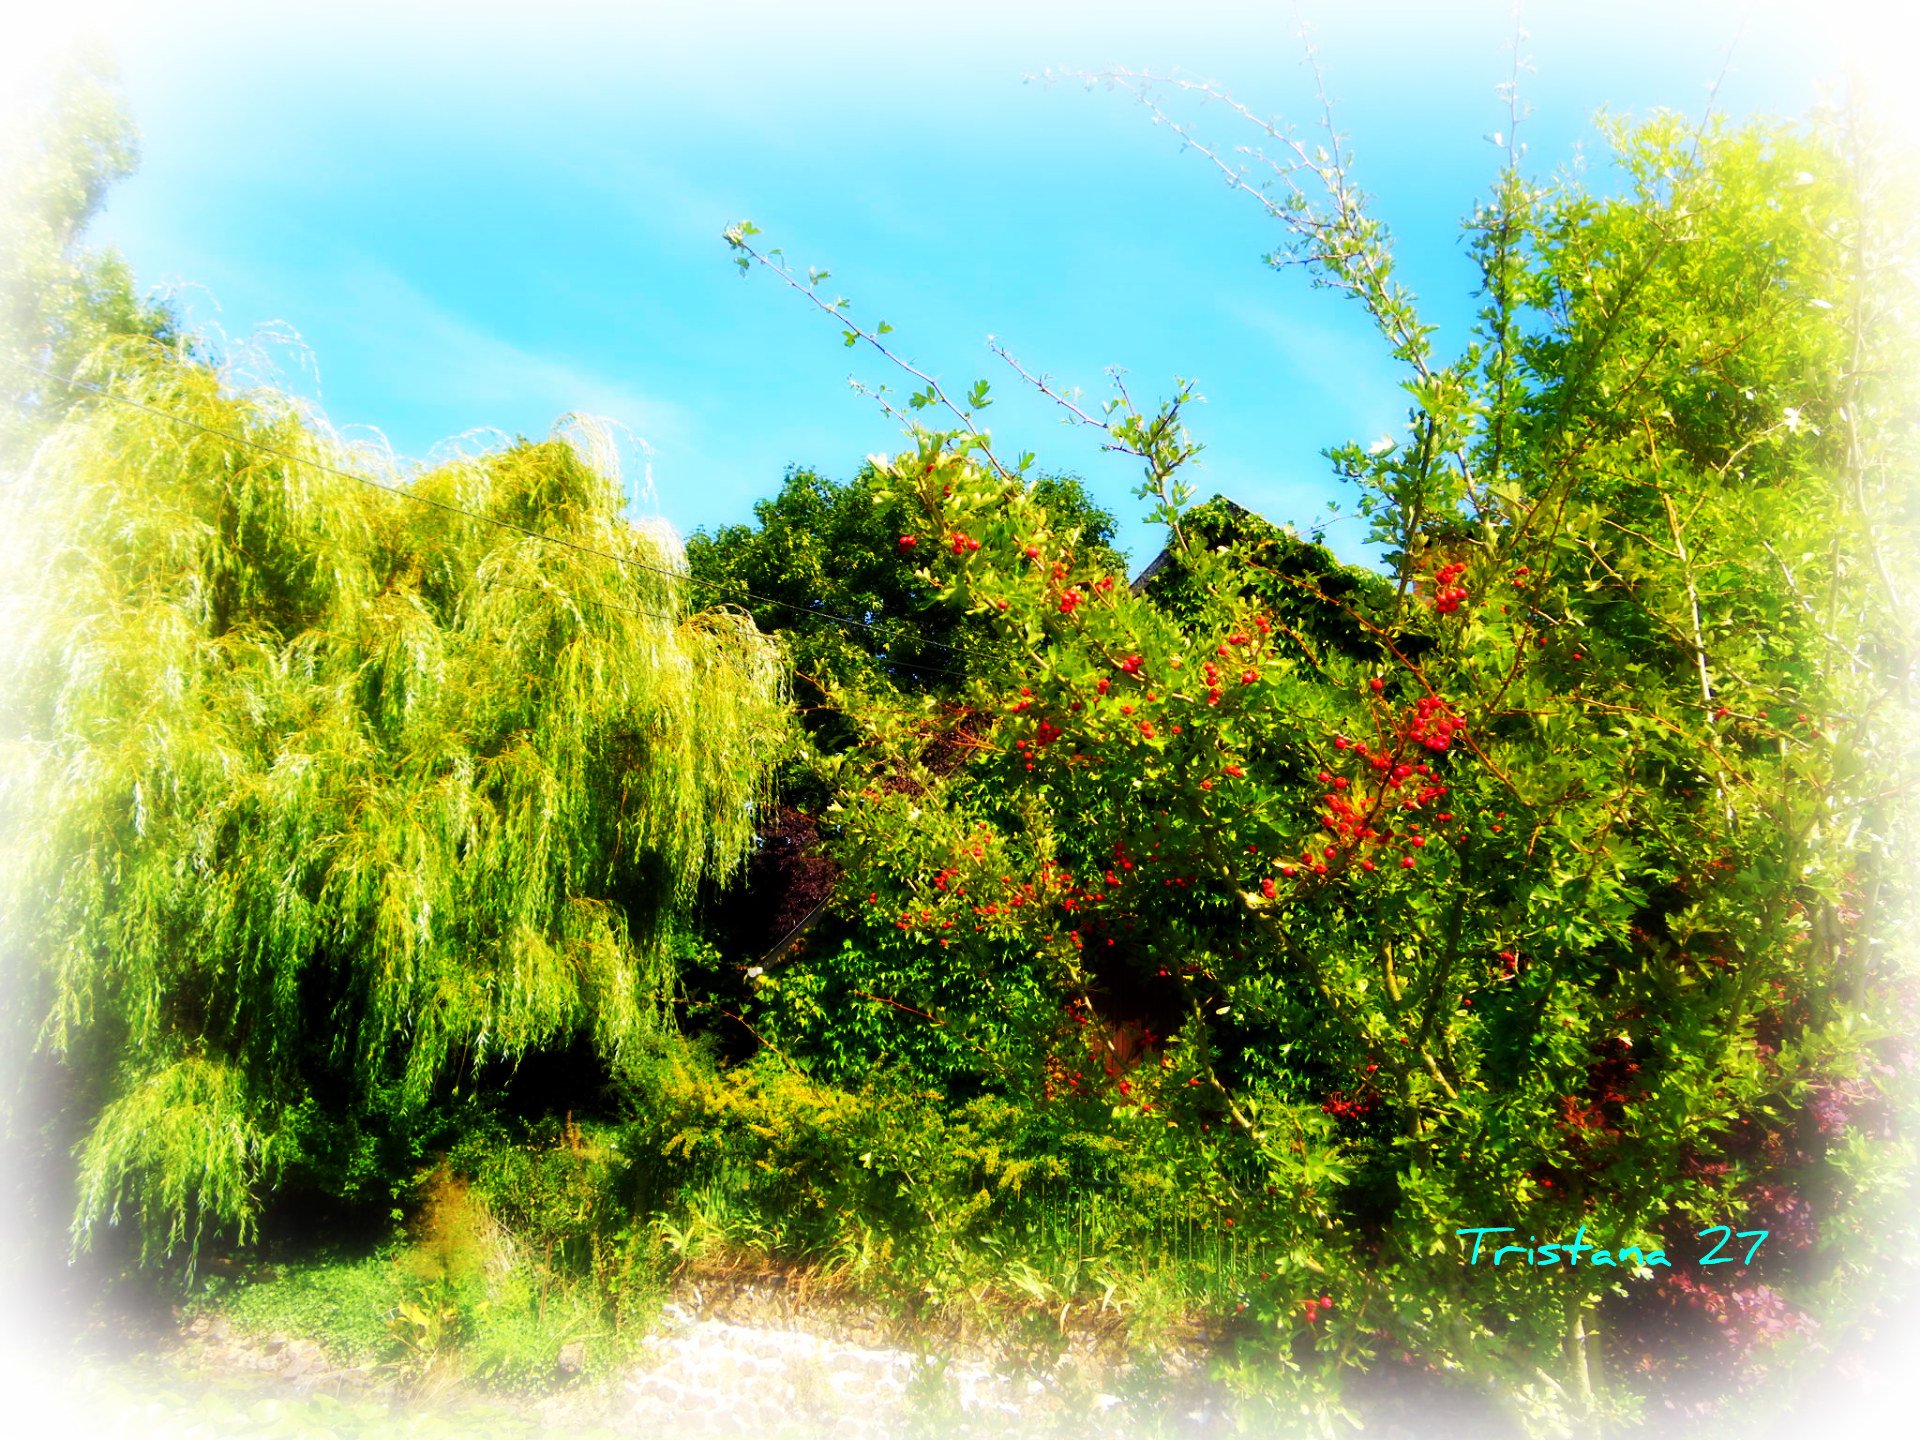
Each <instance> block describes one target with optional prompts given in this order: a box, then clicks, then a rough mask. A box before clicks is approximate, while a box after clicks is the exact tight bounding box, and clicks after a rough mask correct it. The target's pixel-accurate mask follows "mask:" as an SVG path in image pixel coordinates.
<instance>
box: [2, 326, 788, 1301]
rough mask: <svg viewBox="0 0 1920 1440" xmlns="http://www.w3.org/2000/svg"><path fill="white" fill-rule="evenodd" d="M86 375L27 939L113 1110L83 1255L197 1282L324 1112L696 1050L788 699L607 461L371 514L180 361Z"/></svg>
mask: <svg viewBox="0 0 1920 1440" xmlns="http://www.w3.org/2000/svg"><path fill="white" fill-rule="evenodd" d="M89 378H90V379H91V380H92V381H93V383H95V384H96V385H98V386H99V387H100V388H101V389H102V390H104V391H106V392H108V393H109V394H110V395H111V396H113V397H115V398H112V399H109V398H105V397H104V396H102V397H97V398H93V399H87V398H85V396H84V393H83V399H82V403H81V405H80V406H79V407H78V408H77V409H76V410H75V411H74V412H73V414H72V415H71V416H70V417H69V418H68V419H67V420H66V422H65V423H63V424H62V425H60V426H59V427H58V428H56V429H55V430H53V431H52V433H50V434H49V435H48V436H47V438H46V439H44V440H43V442H42V443H41V444H40V445H39V447H38V449H37V451H36V453H35V455H34V458H33V460H32V462H31V465H30V467H29V468H28V470H27V471H26V473H25V474H24V476H22V477H21V478H19V479H18V480H16V481H14V482H12V483H11V484H10V485H9V487H8V488H9V490H10V491H11V492H12V493H11V494H10V495H8V496H7V498H6V504H7V507H8V510H9V512H10V513H9V514H7V515H5V516H4V517H0V520H3V521H4V524H5V525H6V527H7V530H8V533H9V534H10V535H11V536H12V537H13V538H14V541H15V543H16V545H17V546H18V547H19V549H20V553H21V556H22V563H19V564H17V565H16V567H15V569H14V574H13V576H12V586H13V588H14V590H15V594H14V596H13V601H14V603H13V604H11V605H10V606H9V607H8V609H9V610H10V611H11V612H12V615H13V617H14V623H15V626H16V628H17V631H18V633H16V634H14V635H13V636H12V637H11V640H10V648H11V652H12V653H11V655H10V659H9V668H10V670H11V673H10V674H7V675H6V676H5V677H4V698H0V714H3V715H4V726H5V735H6V744H7V749H8V751H9V754H8V757H7V758H8V761H9V763H8V764H7V766H6V772H5V791H4V802H5V807H6V812H7V813H6V821H7V825H6V833H5V840H4V843H5V851H4V855H0V887H3V888H4V906H5V909H4V912H3V913H0V924H3V925H4V926H5V929H6V933H7V934H8V936H9V937H10V943H11V946H12V948H13V949H14V951H15V953H16V956H17V960H16V964H17V967H18V969H19V970H20V972H21V973H20V974H19V975H18V977H17V979H18V981H19V983H18V984H17V985H16V986H15V987H14V990H15V993H14V995H13V1001H12V1003H14V1004H16V1005H19V1006H24V1007H27V1015H28V1016H29V1017H30V1018H31V1020H32V1021H33V1023H34V1024H35V1027H36V1030H37V1043H38V1044H40V1045H42V1046H44V1047H46V1048H47V1049H48V1050H49V1051H50V1052H51V1053H52V1054H54V1055H56V1056H57V1057H59V1058H60V1060H61V1061H62V1062H63V1063H64V1064H66V1065H67V1066H68V1067H70V1068H71V1069H73V1070H75V1071H77V1072H79V1073H82V1074H85V1075H89V1076H91V1077H92V1078H93V1082H94V1083H92V1084H91V1086H90V1087H83V1088H82V1090H81V1091H80V1092H79V1093H82V1094H86V1095H88V1096H90V1097H91V1099H90V1101H89V1113H88V1114H87V1115H86V1116H85V1117H84V1128H83V1133H84V1139H83V1140H82V1142H81V1143H80V1145H79V1147H78V1150H77V1152H76V1156H77V1168H78V1176H77V1178H78V1192H77V1193H78V1209H77V1213H76V1215H75V1217H74V1221H73V1224H74V1235H75V1241H76V1244H78V1245H81V1246H85V1245H87V1244H88V1243H90V1241H91V1239H92V1238H93V1236H94V1233H95V1232H96V1230H97V1228H98V1227H100V1226H101V1225H102V1224H112V1223H117V1222H121V1221H125V1222H127V1223H128V1224H129V1225H131V1226H133V1227H134V1228H135V1229H136V1230H137V1233H138V1235H139V1238H140V1242H141V1245H142V1251H143V1256H144V1257H145V1258H146V1259H148V1260H159V1259H161V1258H163V1257H166V1256H170V1255H184V1256H185V1257H186V1258H187V1260H188V1263H189V1264H191V1262H192V1257H193V1256H194V1254H195V1253H196V1251H197V1248H198V1246H199V1244H200V1242H201V1240H202V1239H203V1237H204V1236H205V1235H206V1234H208V1233H209V1232H210V1231H213V1230H220V1231H224V1232H227V1233H231V1234H235V1235H237V1236H238V1237H240V1238H241V1239H246V1238H247V1237H249V1235H250V1234H251V1233H252V1232H253V1231H254V1228H255V1225H256V1220H257V1217H258V1214H259V1207H260V1204H261V1200H262V1197H263V1195H265V1194H266V1193H267V1192H268V1191H269V1190H270V1188H271V1186H272V1184H273V1183H274V1180H275V1177H276V1175H277V1174H279V1173H280V1171H281V1168H282V1167H283V1166H284V1165H285V1164H286V1162H287V1160H288V1159H289V1156H290V1153H291V1152H293V1151H296V1150H297V1149H298V1144H299V1141H298V1131H299V1126H298V1125H297V1124H296V1123H295V1118H296V1117H302V1116H304V1117H308V1118H309V1119H310V1118H311V1117H312V1116H313V1115H314V1114H315V1113H316V1112H320V1113H333V1114H344V1113H350V1112H353V1111H355V1110H356V1109H357V1110H359V1111H362V1112H364V1111H366V1110H368V1109H369V1108H372V1107H378V1108H380V1109H382V1110H384V1111H399V1112H403V1113H404V1112H406V1111H408V1110H414V1109H417V1108H418V1107H421V1106H423V1105H425V1104H427V1103H429V1101H430V1100H431V1098H432V1097H433V1096H434V1095H435V1093H436V1090H444V1088H445V1087H447V1086H448V1085H450V1084H451V1083H454V1082H455V1081H456V1080H457V1079H458V1078H459V1077H461V1076H463V1075H470V1074H472V1073H473V1072H474V1071H475V1069H476V1068H477V1067H478V1066H480V1065H482V1064H484V1063H485V1062H487V1061H489V1060H507V1061H517V1060H518V1059H519V1058H521V1057H525V1056H527V1055H529V1054H531V1053H533V1052H536V1051H541V1050H547V1051H553V1050H556V1049H559V1048H562V1047H570V1046H577V1045H582V1044H585V1045H590V1046H591V1047H592V1049H593V1051H594V1052H595V1053H596V1054H597V1055H598V1056H599V1057H600V1059H601V1060H602V1061H603V1062H605V1063H606V1064H607V1065H609V1066H610V1067H613V1068H615V1069H617V1067H618V1065H619V1063H620V1061H621V1059H622V1057H623V1056H627V1055H628V1054H629V1053H630V1052H631V1050H632V1048H633V1047H634V1046H635V1045H636V1044H638V1043H640V1042H642V1041H644V1040H645V1039H646V1038H647V1037H648V1036H649V1035H650V1034H654V1033H658V1032H659V1031H660V1030H661V1029H662V1027H664V1026H666V1025H668V1024H670V1018H669V1012H670V1005H671V999H672V988H673V987H672V981H673V977H672V974H671V965H670V963H669V962H668V961H667V960H666V959H665V958H664V957H665V950H664V947H663V938H664V933H665V930H666V927H667V926H668V925H669V923H670V922H671V920H672V917H673V916H674V915H675V914H676V912H677V911H679V910H681V909H683V908H684V907H685V906H686V905H688V903H689V902H690V901H691V899H692V897H693V894H694V891H695V888H696V886H697V885H698V884H699V883H700V882H701V881H702V879H703V878H706V877H724V876H725V875H726V874H727V873H728V872H730V871H731V870H732V869H733V868H734V867H735V866H737V865H738V864H739V863H740V862H741V861H742V859H743V858H744V856H745V854H746V852H747V849H748V847H749V844H750V842H751V839H752V833H753V823H754V811H755V807H756V806H757V805H758V804H760V803H761V802H763V801H764V799H765V798H766V796H765V786H766V783H767V781H766V777H767V776H768V774H769V771H770V766H771V765H772V763H773V762H774V761H775V759H776V758H777V757H778V754H779V752H780V750H781V748H782V746H783V745H784V744H785V743H786V739H787V736H788V734H789V731H788V721H787V708H786V704H785V697H784V695H783V693H782V676H783V674H784V668H783V665H782V663H781V659H780V655H779V652H778V650H777V647H776V645H775V644H774V642H773V641H771V640H770V639H769V638H768V637H766V636H764V635H762V634H761V633H759V632H758V631H757V630H756V629H755V627H754V625H753V623H752V621H751V620H750V619H749V618H747V617H746V616H745V615H743V614H741V613H739V612H735V611H729V610H716V609H705V610H701V609H697V608H694V606H693V605H692V603H691V602H690V597H689V593H688V588H687V585H686V583H685V578H684V576H685V566H684V559H683V557H682V555H681V553H680V551H679V549H678V547H677V542H675V541H674V540H673V538H672V537H671V536H670V535H669V534H666V533H664V532H659V531H653V530H648V529H642V528H636V527H635V526H633V525H632V524H630V523H628V522H627V520H626V519H625V518H624V517H623V515H622V500H621V496H620V493H619V488H618V485H617V483H616V482H615V480H614V479H613V478H612V477H611V476H610V475H609V474H608V473H607V471H606V468H605V467H603V466H601V465H597V464H596V463H594V461H593V460H592V458H591V452H590V451H589V450H588V449H587V448H586V447H583V446H581V445H580V444H579V443H578V441H579V437H578V436H577V435H576V436H572V437H569V436H566V435H562V436H558V437H556V438H554V439H550V440H548V441H546V442H545V443H540V444H534V443H528V442H525V441H520V442H517V443H515V444H513V445H512V446H511V447H509V448H506V449H504V450H502V451H500V452H498V453H492V454H487V455H484V456H481V457H478V458H472V459H463V460H458V461H454V462H451V463H447V464H444V465H441V466H440V467H439V468H436V469H433V470H431V471H429V472H427V473H424V474H421V475H418V476H416V477H413V478H412V479H411V480H409V481H406V482H404V483H402V482H400V481H398V480H396V479H393V478H391V477H389V478H388V479H386V480H384V481H380V482H377V483H372V484H368V483H356V482H355V480H354V479H351V478H348V477H347V476H344V475H341V474H336V473H330V472H329V470H328V469H326V468H322V467H332V469H334V470H339V471H353V472H355V473H357V474H360V475H362V476H365V475H367V473H368V471H367V466H368V465H369V464H370V463H371V462H370V461H369V457H367V456H365V455H359V454H349V453H347V452H346V450H345V449H344V447H342V446H340V445H339V444H338V443H336V442H334V441H332V440H331V439H330V438H329V437H328V436H327V435H326V434H325V433H324V432H323V431H322V430H321V429H320V428H319V427H318V426H316V425H314V424H313V423H311V422H310V421H309V420H308V419H307V418H306V417H305V416H303V415H302V413H301V412H300V411H299V410H298V409H297V407H295V406H294V405H292V404H291V403H290V402H288V401H286V400H285V399H284V398H282V397H278V396H276V395H274V394H272V393H257V392H256V393H245V394H236V393H233V391H232V390H231V389H230V388H229V387H227V386H225V385H223V383H222V378H221V376H220V375H219V374H217V373H216V372H215V371H214V370H212V369H210V368H208V367H206V366H204V365H200V364H195V363H191V362H189V361H183V360H181V359H180V358H179V355H178V352H177V351H175V352H169V351H166V350H165V349H163V348H161V347H156V346H154V345H153V344H152V343H151V342H147V343H146V344H145V345H144V346H142V345H139V344H129V345H125V346H122V347H121V348H120V349H119V350H118V351H117V353H114V354H113V355H112V357H111V358H110V359H108V360H106V361H104V362H102V363H101V364H99V365H97V366H96V368H95V369H94V370H93V372H92V373H91V375H90V377H89ZM137 407H144V408H137ZM382 485H386V486H388V487H389V488H384V489H383V488H381V486H382ZM395 491H404V493H395Z"/></svg>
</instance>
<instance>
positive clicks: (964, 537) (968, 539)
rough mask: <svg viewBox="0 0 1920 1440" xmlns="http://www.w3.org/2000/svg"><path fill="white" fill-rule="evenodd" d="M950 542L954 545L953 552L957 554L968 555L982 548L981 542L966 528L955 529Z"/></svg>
mask: <svg viewBox="0 0 1920 1440" xmlns="http://www.w3.org/2000/svg"><path fill="white" fill-rule="evenodd" d="M948 543H949V544H951V545H952V546H953V553H954V554H956V555H968V554H971V553H972V552H973V551H975V550H978V549H979V548H980V542H979V541H978V540H976V539H974V538H973V537H972V536H971V535H969V534H967V533H966V531H964V530H956V531H954V532H953V539H952V540H951V541H949V542H948Z"/></svg>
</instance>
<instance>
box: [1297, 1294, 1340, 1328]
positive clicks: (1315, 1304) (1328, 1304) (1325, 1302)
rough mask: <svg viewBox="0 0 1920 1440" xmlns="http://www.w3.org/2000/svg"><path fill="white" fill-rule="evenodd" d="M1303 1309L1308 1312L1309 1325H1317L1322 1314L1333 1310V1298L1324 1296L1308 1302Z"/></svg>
mask: <svg viewBox="0 0 1920 1440" xmlns="http://www.w3.org/2000/svg"><path fill="white" fill-rule="evenodd" d="M1301 1308H1302V1309H1304V1310H1305V1311H1306V1312H1307V1323H1308V1324H1309V1325H1313V1324H1316V1323H1318V1321H1319V1319H1320V1317H1321V1315H1322V1314H1324V1313H1325V1312H1326V1311H1328V1310H1331V1309H1333V1297H1332V1296H1331V1295H1322V1296H1321V1297H1320V1298H1319V1299H1318V1300H1308V1301H1307V1302H1306V1304H1305V1305H1304V1306H1302V1307H1301Z"/></svg>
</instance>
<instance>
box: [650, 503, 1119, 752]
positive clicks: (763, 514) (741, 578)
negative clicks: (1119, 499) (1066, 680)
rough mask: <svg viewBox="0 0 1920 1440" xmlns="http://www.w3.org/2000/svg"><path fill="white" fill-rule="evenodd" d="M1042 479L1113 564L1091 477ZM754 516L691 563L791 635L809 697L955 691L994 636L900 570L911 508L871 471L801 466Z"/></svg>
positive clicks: (711, 589) (706, 580)
mask: <svg viewBox="0 0 1920 1440" xmlns="http://www.w3.org/2000/svg"><path fill="white" fill-rule="evenodd" d="M1030 484H1031V488H1032V490H1033V493H1034V495H1035V497H1036V498H1037V500H1038V501H1039V502H1040V503H1041V504H1042V505H1043V506H1045V507H1046V509H1047V510H1048V512H1049V513H1050V514H1052V515H1053V516H1054V517H1055V518H1056V521H1057V523H1059V524H1060V525H1061V526H1062V527H1063V528H1066V529H1072V530H1077V531H1078V532H1079V534H1080V535H1081V537H1082V543H1083V544H1084V545H1085V546H1086V547H1088V549H1089V552H1090V553H1092V554H1096V555H1100V556H1103V557H1107V558H1109V559H1111V558H1113V557H1112V550H1111V545H1112V540H1113V519H1112V517H1111V516H1110V515H1108V514H1107V513H1106V512H1105V511H1103V510H1101V509H1099V508H1098V507H1097V506H1095V505H1094V504H1093V503H1092V501H1091V500H1089V499H1088V498H1087V495H1086V492H1085V491H1084V490H1083V489H1082V488H1081V486H1080V482H1079V481H1077V480H1074V479H1072V478H1071V477H1060V476H1042V477H1039V478H1037V479H1035V480H1033V481H1032V482H1030ZM754 519H755V524H753V525H752V526H747V525H729V526H725V527H723V528H722V529H720V530H719V531H718V532H716V533H715V534H713V535H711V536H709V535H706V534H705V533H696V534H695V535H693V536H692V537H691V538H690V539H689V540H688V542H687V563H688V566H689V569H690V571H691V573H692V575H693V577H694V578H695V579H696V580H697V581H700V582H701V595H702V597H703V598H705V599H708V600H710V601H712V602H714V603H719V602H721V601H725V602H730V603H732V604H736V605H739V606H741V607H742V608H743V609H746V610H747V611H749V613H751V614H752V615H753V617H754V623H755V624H757V625H758V626H759V627H760V628H761V630H763V631H765V632H766V633H768V634H774V633H781V634H784V635H785V636H786V637H787V639H788V641H789V645H790V648H791V652H792V655H793V664H794V668H795V670H796V672H797V673H798V675H799V676H800V677H801V681H802V690H801V692H800V693H801V694H802V695H803V697H807V698H808V700H810V699H811V698H812V697H816V696H819V697H826V696H830V695H832V694H833V693H834V692H835V691H837V690H838V689H839V688H840V687H845V686H857V687H863V688H867V689H877V690H878V691H879V692H881V693H889V694H890V693H893V692H895V691H900V692H905V693H907V694H917V693H920V692H923V691H927V690H931V691H933V692H935V693H939V694H947V693H951V692H952V691H953V690H954V688H955V684H956V682H957V681H959V680H961V679H963V678H964V676H965V673H966V668H967V662H968V654H969V652H970V650H972V649H973V648H976V647H978V646H980V645H982V644H984V643H986V642H987V641H988V639H989V638H990V637H991V634H992V631H991V627H988V626H983V625H981V624H979V623H977V622H975V621H972V620H970V619H968V618H967V617H966V616H965V615H963V614H962V613H960V612H959V611H956V610H951V609H948V608H946V607H943V606H941V605H939V604H938V603H936V596H935V593H934V591H933V589H932V588H931V587H929V586H927V585H926V584H925V583H924V582H923V581H922V580H921V579H920V577H919V576H918V575H916V574H915V573H914V571H913V570H912V569H911V568H910V567H903V566H901V565H900V564H898V563H897V556H898V553H899V551H900V550H901V549H902V548H903V545H904V543H905V542H904V540H903V537H905V536H906V532H907V530H908V529H909V528H910V527H909V525H908V512H907V510H906V509H905V507H903V506H901V505H900V504H899V503H898V501H897V500H891V499H889V498H888V497H887V496H886V495H885V493H884V491H883V489H882V487H881V485H880V482H879V479H878V476H877V474H876V472H875V471H874V469H873V468H872V466H871V465H869V466H867V467H865V468H863V469H862V470H861V471H860V473H859V474H858V475H857V476H855V478H854V479H853V480H852V481H851V482H849V483H846V484H839V483H836V482H834V481H832V480H828V479H825V478H823V477H822V476H820V475H818V474H816V473H814V472H813V471H810V470H802V469H797V468H796V469H794V470H790V471H789V472H788V473H787V477H786V481H785V483H784V484H783V485H782V487H781V490H780V493H779V494H778V495H777V496H775V497H774V498H773V499H771V500H763V501H761V502H759V503H758V504H757V505H755V506H754ZM911 538H912V543H914V544H918V543H921V542H920V538H919V537H911ZM927 543H931V542H930V541H929V542H927ZM806 713H809V714H813V713H816V712H814V711H813V710H812V709H811V707H809V710H808V711H807V712H806ZM812 728H814V729H815V730H816V731H818V730H820V729H822V728H824V727H823V722H820V721H818V720H816V721H815V722H814V725H813V727H812Z"/></svg>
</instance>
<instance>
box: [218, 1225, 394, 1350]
mask: <svg viewBox="0 0 1920 1440" xmlns="http://www.w3.org/2000/svg"><path fill="white" fill-rule="evenodd" d="M401 1299H402V1287H401V1279H400V1274H399V1272H398V1271H397V1270H396V1269H395V1267H394V1263H393V1260H392V1258H391V1256H389V1255H388V1254H386V1253H384V1252H382V1253H379V1254H375V1255H371V1256H366V1257H364V1258H359V1259H339V1258H332V1257H329V1258H324V1259H317V1260H312V1261H308V1262H306V1263H304V1264H300V1265H294V1266H288V1267H286V1268H285V1269H284V1270H283V1271H282V1272H280V1273H279V1274H277V1275H275V1276H273V1277H272V1278H270V1279H262V1280H255V1281H252V1282H250V1283H247V1284H243V1285H236V1286H234V1287H232V1289H231V1290H230V1291H226V1292H224V1293H221V1294H219V1295H218V1297H217V1299H216V1300H215V1302H214V1303H215V1307H216V1308H217V1309H218V1310H219V1311H220V1312H221V1313H223V1314H225V1315H226V1317H227V1318H228V1319H229V1320H230V1321H231V1322H232V1323H233V1325H234V1326H235V1327H236V1328H237V1329H238V1330H240V1331H241V1332H242V1333H243V1334H246V1335H250V1336H253V1337H256V1338H259V1339H266V1338H267V1337H269V1336H272V1335H276V1334H279V1335H289V1336H301V1337H307V1338H312V1339H315V1340H318V1341H320V1342H321V1343H322V1344H323V1345H324V1346H325V1348H326V1350H327V1354H328V1358H329V1359H331V1360H333V1361H334V1362H335V1363H336V1364H340V1365H353V1366H371V1365H379V1364H382V1363H384V1362H386V1361H388V1360H390V1359H391V1358H392V1357H393V1353H394V1341H393V1333H392V1331H391V1329H390V1328H389V1325H388V1322H387V1321H386V1319H385V1318H384V1317H386V1316H387V1315H389V1314H390V1313H391V1312H392V1311H393V1309H394V1307H395V1306H396V1305H398V1304H399V1303H400V1301H401Z"/></svg>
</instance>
